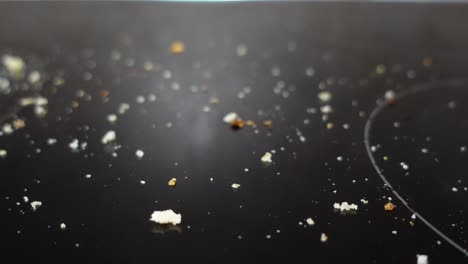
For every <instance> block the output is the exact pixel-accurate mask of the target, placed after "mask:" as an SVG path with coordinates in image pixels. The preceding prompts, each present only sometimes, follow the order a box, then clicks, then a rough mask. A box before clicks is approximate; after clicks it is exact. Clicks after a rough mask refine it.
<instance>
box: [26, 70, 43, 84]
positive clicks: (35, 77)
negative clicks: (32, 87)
mask: <svg viewBox="0 0 468 264" xmlns="http://www.w3.org/2000/svg"><path fill="white" fill-rule="evenodd" d="M40 80H41V74H40V73H39V72H38V71H32V72H31V73H29V75H28V82H29V83H30V84H37V83H39V81H40Z"/></svg>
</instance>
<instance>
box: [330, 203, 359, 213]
mask: <svg viewBox="0 0 468 264" xmlns="http://www.w3.org/2000/svg"><path fill="white" fill-rule="evenodd" d="M333 207H334V208H335V209H336V210H340V211H341V212H343V211H350V210H357V209H358V206H357V205H356V204H353V203H352V204H349V203H348V202H342V203H341V205H340V204H339V203H335V204H333Z"/></svg>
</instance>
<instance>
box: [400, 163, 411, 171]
mask: <svg viewBox="0 0 468 264" xmlns="http://www.w3.org/2000/svg"><path fill="white" fill-rule="evenodd" d="M400 166H401V168H402V169H404V170H408V169H409V165H408V164H406V163H404V162H400Z"/></svg>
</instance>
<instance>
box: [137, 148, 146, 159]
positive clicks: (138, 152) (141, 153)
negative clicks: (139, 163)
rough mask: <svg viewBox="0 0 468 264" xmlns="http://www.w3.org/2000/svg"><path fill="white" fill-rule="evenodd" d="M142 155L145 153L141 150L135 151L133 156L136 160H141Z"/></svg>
mask: <svg viewBox="0 0 468 264" xmlns="http://www.w3.org/2000/svg"><path fill="white" fill-rule="evenodd" d="M144 155H145V152H143V150H141V149H138V150H137V151H135V156H137V158H139V159H142V158H143V156H144Z"/></svg>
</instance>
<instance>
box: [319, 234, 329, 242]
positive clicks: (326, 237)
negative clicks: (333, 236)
mask: <svg viewBox="0 0 468 264" xmlns="http://www.w3.org/2000/svg"><path fill="white" fill-rule="evenodd" d="M327 240H328V236H327V235H326V234H325V233H322V234H321V235H320V242H322V243H325V242H327Z"/></svg>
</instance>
